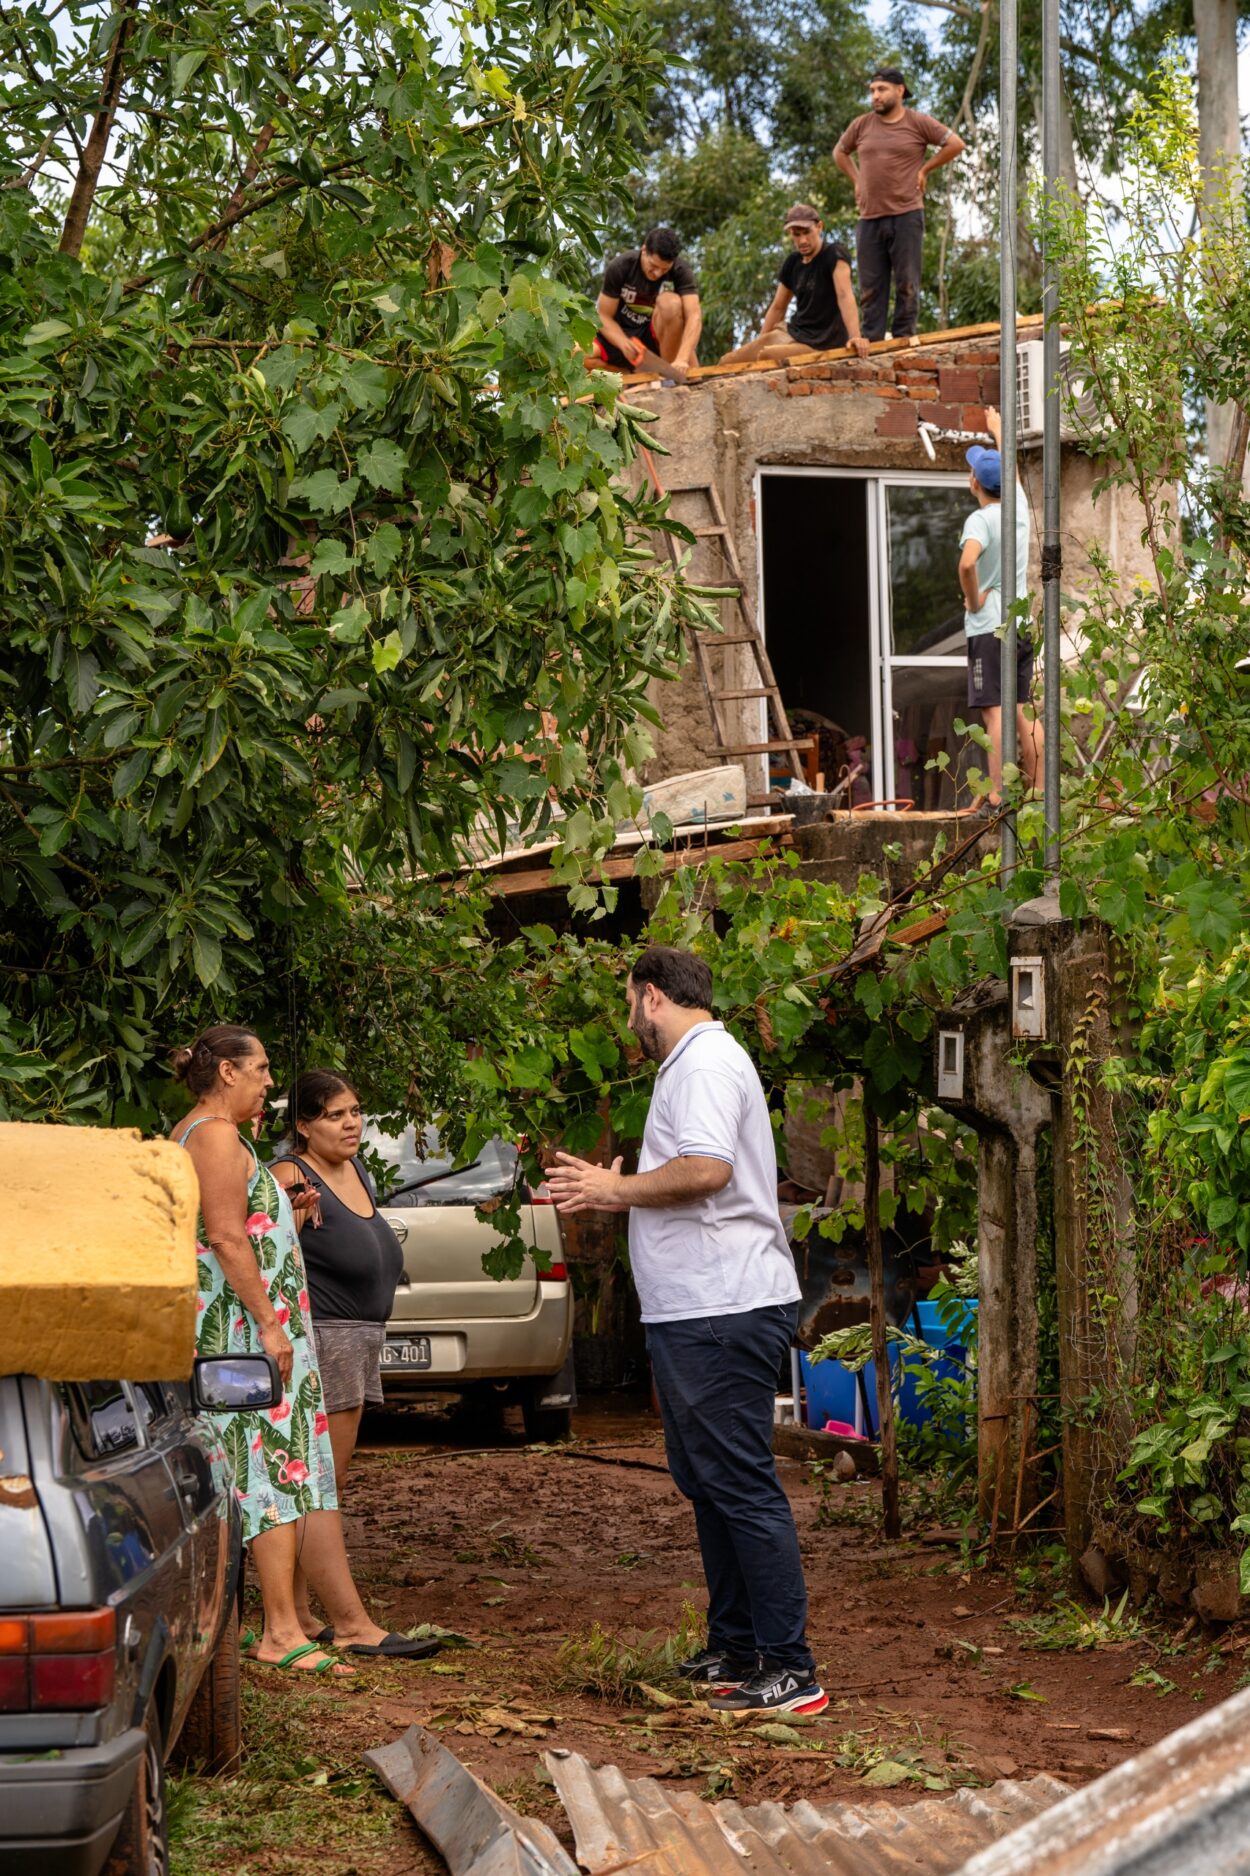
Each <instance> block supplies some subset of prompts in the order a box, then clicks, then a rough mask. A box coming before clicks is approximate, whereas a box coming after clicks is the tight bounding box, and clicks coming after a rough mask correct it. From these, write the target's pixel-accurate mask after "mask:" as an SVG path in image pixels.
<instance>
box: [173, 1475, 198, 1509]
mask: <svg viewBox="0 0 1250 1876" xmlns="http://www.w3.org/2000/svg"><path fill="white" fill-rule="evenodd" d="M174 1478H175V1479H176V1480H177V1483H178V1491H179V1494H180V1495H181V1498H182V1502H183V1504H184V1505H190V1506H192V1507H194V1506H195V1505H197V1504H198V1503H199V1499H200V1480H199V1475H198V1474H197V1473H194V1472H184V1471H183V1470H182V1469H181V1468H177V1469H176V1470H175V1472H174Z"/></svg>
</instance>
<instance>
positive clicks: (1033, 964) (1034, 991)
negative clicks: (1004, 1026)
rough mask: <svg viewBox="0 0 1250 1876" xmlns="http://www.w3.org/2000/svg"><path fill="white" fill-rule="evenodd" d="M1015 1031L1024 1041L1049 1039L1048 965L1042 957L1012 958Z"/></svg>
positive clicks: (1012, 1018) (1015, 1037)
mask: <svg viewBox="0 0 1250 1876" xmlns="http://www.w3.org/2000/svg"><path fill="white" fill-rule="evenodd" d="M1011 1034H1012V1037H1013V1039H1016V1040H1020V1041H1031V1042H1044V1041H1045V1039H1046V965H1045V960H1044V959H1042V958H1040V957H1029V958H1012V960H1011Z"/></svg>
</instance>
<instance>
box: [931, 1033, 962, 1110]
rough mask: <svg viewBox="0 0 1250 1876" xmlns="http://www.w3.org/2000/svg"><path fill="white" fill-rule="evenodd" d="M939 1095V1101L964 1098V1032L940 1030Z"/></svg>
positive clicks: (938, 1055) (938, 1047)
mask: <svg viewBox="0 0 1250 1876" xmlns="http://www.w3.org/2000/svg"><path fill="white" fill-rule="evenodd" d="M937 1095H938V1100H939V1101H962V1100H963V1098H964V1032H963V1030H962V1029H939V1030H938V1038H937Z"/></svg>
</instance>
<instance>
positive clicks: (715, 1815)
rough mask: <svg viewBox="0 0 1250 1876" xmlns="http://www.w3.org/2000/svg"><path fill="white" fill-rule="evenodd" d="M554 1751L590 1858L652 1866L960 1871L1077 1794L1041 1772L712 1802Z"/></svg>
mask: <svg viewBox="0 0 1250 1876" xmlns="http://www.w3.org/2000/svg"><path fill="white" fill-rule="evenodd" d="M546 1762H547V1767H548V1770H549V1771H550V1772H551V1775H552V1777H553V1778H554V1780H555V1784H556V1790H557V1791H558V1792H559V1795H560V1802H561V1803H562V1804H563V1806H564V1808H565V1811H566V1812H567V1813H568V1817H569V1822H570V1823H571V1824H572V1826H573V1835H574V1838H575V1840H576V1843H577V1860H578V1862H579V1863H580V1864H581V1865H582V1868H583V1869H586V1870H591V1871H600V1872H602V1871H607V1870H615V1869H616V1868H618V1867H619V1866H621V1865H632V1864H635V1863H637V1864H638V1865H639V1867H640V1871H641V1876H709V1873H710V1872H715V1876H725V1872H726V1871H741V1872H743V1876H746V1873H747V1872H749V1873H750V1876H899V1873H900V1872H904V1871H906V1872H910V1876H919V1873H920V1872H923V1876H953V1873H954V1872H956V1871H958V1870H959V1869H960V1868H961V1867H962V1866H963V1864H964V1863H965V1862H966V1861H967V1860H968V1858H969V1857H971V1856H974V1855H976V1854H977V1853H978V1852H979V1851H984V1850H986V1849H988V1848H989V1847H990V1846H991V1845H992V1844H994V1843H996V1842H997V1841H998V1840H999V1838H1001V1837H1004V1836H1005V1835H1006V1834H1007V1833H1008V1832H1010V1831H1014V1830H1016V1829H1017V1828H1018V1827H1019V1826H1020V1825H1022V1824H1025V1823H1027V1822H1029V1821H1030V1820H1031V1819H1033V1818H1035V1817H1036V1816H1037V1814H1038V1812H1040V1811H1044V1810H1046V1809H1048V1808H1049V1807H1050V1806H1051V1805H1053V1804H1056V1803H1057V1802H1058V1801H1059V1800H1060V1799H1062V1798H1066V1797H1067V1796H1068V1795H1069V1788H1068V1786H1066V1785H1064V1784H1062V1783H1061V1782H1060V1781H1059V1780H1058V1779H1056V1778H1048V1777H1040V1778H1031V1779H1027V1780H1022V1781H1019V1780H1015V1779H1003V1780H1001V1781H1000V1782H999V1783H998V1784H997V1785H994V1786H991V1787H990V1789H989V1790H986V1791H969V1790H961V1791H955V1792H952V1793H950V1795H949V1796H947V1797H943V1798H927V1799H921V1800H920V1801H919V1802H918V1803H916V1804H907V1805H893V1804H876V1803H873V1804H822V1805H815V1804H808V1803H806V1802H803V1803H800V1804H795V1805H789V1806H787V1805H780V1804H758V1805H746V1806H744V1805H740V1804H734V1803H732V1802H730V1801H728V1800H724V1801H722V1802H721V1803H719V1804H708V1803H705V1802H704V1801H703V1800H702V1799H701V1798H698V1797H696V1796H695V1794H694V1793H693V1792H688V1791H669V1790H666V1789H665V1788H664V1786H662V1785H660V1784H659V1783H657V1781H656V1780H655V1779H653V1778H626V1777H625V1775H624V1773H623V1772H621V1771H619V1770H618V1769H617V1767H616V1766H614V1765H604V1766H599V1767H595V1766H592V1765H591V1764H590V1763H589V1762H588V1761H587V1760H586V1759H584V1758H582V1757H581V1755H580V1754H579V1753H576V1752H568V1753H564V1752H550V1753H548V1754H547V1761H546Z"/></svg>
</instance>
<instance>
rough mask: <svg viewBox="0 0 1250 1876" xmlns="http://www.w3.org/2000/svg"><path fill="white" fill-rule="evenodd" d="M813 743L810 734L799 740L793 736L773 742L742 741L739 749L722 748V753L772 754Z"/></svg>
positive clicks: (734, 754)
mask: <svg viewBox="0 0 1250 1876" xmlns="http://www.w3.org/2000/svg"><path fill="white" fill-rule="evenodd" d="M811 744H812V738H811V737H810V736H804V737H803V738H802V739H801V740H799V741H795V740H794V739H793V738H791V739H790V740H789V741H783V740H782V739H781V738H778V740H777V741H776V742H771V743H742V744H741V745H740V746H739V747H738V748H737V749H722V750H721V751H720V753H721V755H723V756H771V755H775V754H780V753H781V751H783V750H786V749H810V747H811Z"/></svg>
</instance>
